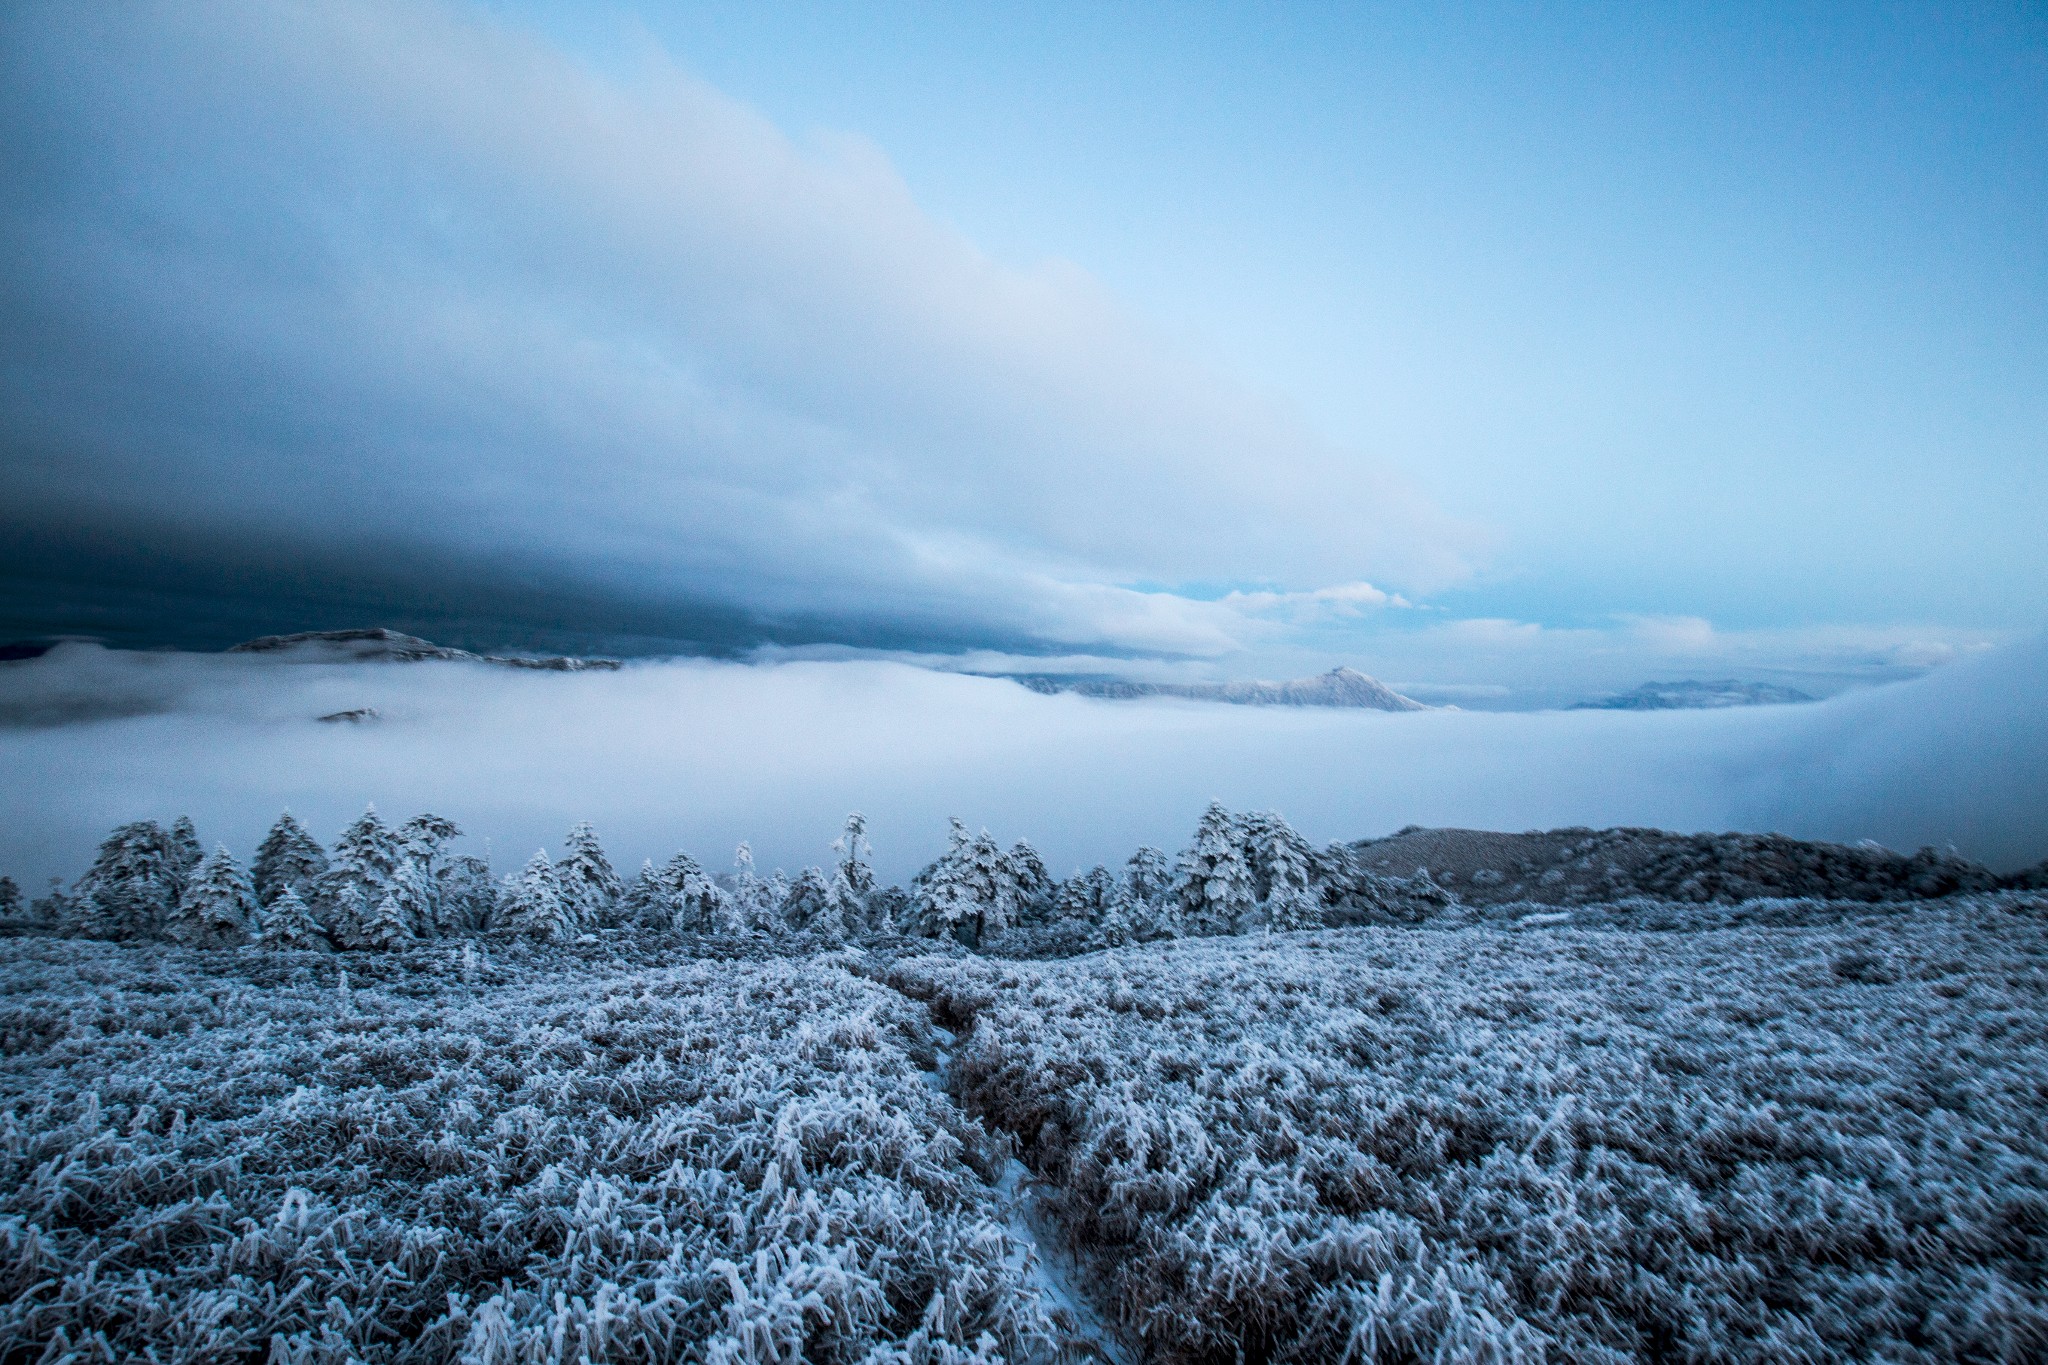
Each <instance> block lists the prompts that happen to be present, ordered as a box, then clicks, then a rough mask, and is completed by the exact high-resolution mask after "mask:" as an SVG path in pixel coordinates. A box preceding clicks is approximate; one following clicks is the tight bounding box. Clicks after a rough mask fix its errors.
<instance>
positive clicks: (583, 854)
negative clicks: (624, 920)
mask: <svg viewBox="0 0 2048 1365" xmlns="http://www.w3.org/2000/svg"><path fill="white" fill-rule="evenodd" d="M565 842H566V844H567V845H568V849H569V855H568V856H567V857H566V858H564V859H562V862H561V866H559V867H558V868H556V869H555V871H556V875H557V876H559V877H560V878H561V882H562V899H563V902H564V903H565V904H566V905H567V906H568V907H569V912H570V914H571V915H573V916H574V917H575V919H576V924H577V927H578V928H579V929H595V928H598V927H599V926H602V925H609V924H611V923H612V922H613V921H614V920H615V919H616V918H617V916H618V911H619V898H620V896H621V895H622V894H623V893H624V890H625V888H623V887H621V886H620V885H619V874H618V873H616V872H614V871H612V863H611V859H609V858H607V857H605V853H604V846H603V845H602V844H600V843H598V841H597V831H596V830H594V829H592V828H591V827H590V822H589V821H588V820H584V821H581V822H579V823H578V824H577V826H576V827H575V828H574V829H572V830H570V831H569V837H568V839H567V840H566V841H565Z"/></svg>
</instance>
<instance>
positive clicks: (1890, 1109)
mask: <svg viewBox="0 0 2048 1365" xmlns="http://www.w3.org/2000/svg"><path fill="white" fill-rule="evenodd" d="M1793 908H1796V909H1797V910H1798V911H1799V913H1798V914H1796V915H1780V916H1779V917H1780V918H1782V919H1789V920H1790V921H1792V922H1789V923H1780V924H1770V923H1755V922H1751V923H1742V922H1741V919H1742V917H1740V916H1729V915H1726V914H1721V915H1718V916H1715V917H1714V918H1713V919H1712V920H1711V921H1710V922H1713V923H1717V924H1722V925H1727V924H1731V923H1732V924H1734V925H1735V926H1736V927H1721V928H1713V929H1705V930H1694V929H1688V928H1687V927H1686V926H1687V925H1688V924H1689V923H1693V922H1695V921H1692V920H1690V919H1689V918H1688V916H1690V915H1695V914H1699V913H1701V912H1700V909H1699V908H1698V907H1681V906H1667V907H1666V908H1665V910H1664V912H1662V913H1660V914H1657V915H1651V916H1646V917H1645V918H1647V919H1648V920H1649V921H1651V922H1654V923H1657V924H1658V925H1660V926H1661V927H1660V928H1657V929H1641V930H1639V929H1631V928H1625V927H1623V928H1616V927H1606V928H1597V929H1580V928H1571V927H1557V926H1555V925H1551V924H1546V923H1542V922H1541V921H1540V919H1539V920H1538V921H1534V922H1531V923H1530V925H1529V926H1528V927H1520V928H1515V927H1499V926H1496V925H1492V924H1468V925H1464V926H1462V927H1456V928H1439V927H1429V926H1424V927H1420V928H1400V927H1365V928H1352V929H1340V930H1330V929H1325V930H1315V931H1308V932H1302V933H1293V934H1273V935H1250V936H1243V937H1219V938H1210V939H1187V940H1177V941H1166V942H1160V943H1153V944H1145V945H1140V946H1133V947H1127V948H1122V949H1118V950H1114V951H1110V952H1101V953H1095V954H1091V955H1088V956H1084V957H1078V958H1071V959H1064V960H1054V961H1034V962H1028V963H1027V962H1019V961H1010V960H1003V959H999V958H987V957H976V956H972V955H969V954H966V953H965V952H964V951H963V950H961V949H959V948H958V947H957V945H953V944H950V943H943V942H942V943H938V944H933V943H925V942H918V941H912V940H904V939H876V940H872V941H870V942H869V943H868V944H867V945H866V946H865V947H851V948H841V949H837V950H834V951H831V952H821V953H813V954H803V953H798V952H791V953H789V954H787V955H780V956H778V955H771V954H769V953H768V951H767V950H766V949H765V948H758V947H757V948H755V949H753V950H750V952H751V955H748V954H737V955H735V954H736V950H718V949H717V948H716V945H715V944H713V943H711V942H710V941H700V940H693V939H690V938H688V937H687V936H680V935H676V936H666V937H660V936H649V935H647V934H645V933H643V932H636V931H630V930H623V931H615V932H613V933H611V934H608V935H605V936H602V937H601V938H600V940H599V941H598V942H595V943H589V944H583V945H574V944H572V945H567V946H560V947H556V946H547V945H527V944H523V943H516V942H502V941H492V940H462V941H460V942H452V941H443V942H440V943H437V944H431V945H427V946H422V947H417V948H413V949H409V950H406V951H403V952H395V953H393V952H386V953H362V952H349V953H341V954H319V955H314V954H293V953H275V952H265V951H262V950H258V949H253V948H241V949H231V950H218V951H195V950H187V949H182V948H177V947H173V946H170V945H166V944H141V945H113V944H103V943H93V942H87V941H83V940H61V939H52V938H19V939H13V940H6V941H0V991H4V996H0V1001H4V1003H0V1042H4V1052H5V1058H4V1063H0V1090H4V1094H0V1163H4V1170H0V1267H4V1268H0V1275H4V1277H5V1278H4V1282H0V1297H4V1298H5V1299H6V1300H7V1301H8V1304H9V1306H8V1307H7V1308H6V1309H5V1310H4V1313H0V1325H4V1339H0V1356H5V1357H7V1358H10V1359H39V1358H47V1359H53V1360H54V1359H63V1358H73V1359H95V1358H97V1359H116V1358H124V1357H126V1356H128V1355H131V1354H134V1353H137V1352H140V1351H143V1350H144V1349H147V1350H149V1351H150V1352H152V1353H153V1354H154V1356H155V1357H156V1358H158V1359H162V1360H173V1359H182V1360H194V1361H197V1360H220V1359H237V1358H239V1359H251V1360H260V1359H268V1358H278V1359H306V1360H342V1359H350V1358H361V1359H369V1360H387V1359H389V1360H396V1359H422V1360H453V1359H469V1360H479V1361H483V1360H493V1361H511V1360H533V1361H541V1360H549V1361H564V1362H567V1361H575V1360H578V1359H581V1358H584V1357H586V1356H587V1357H588V1358H589V1359H590V1360H593V1361H599V1360H621V1361H623V1360H640V1359H649V1358H653V1359H706V1360H742V1359H744V1360H758V1361H764V1362H765V1361H769V1360H797V1359H805V1360H832V1361H856V1360H859V1361H876V1362H880V1361H887V1360H934V1361H937V1360H959V1359H963V1358H966V1357H968V1356H979V1357H981V1358H984V1359H994V1358H996V1357H997V1356H1000V1357H1002V1358H1004V1359H1009V1360H1023V1359H1031V1358H1034V1357H1039V1356H1045V1355H1049V1354H1051V1353H1053V1352H1054V1351H1055V1350H1057V1349H1062V1348H1061V1347H1060V1345H1059V1343H1061V1342H1062V1341H1063V1340H1064V1341H1065V1346H1064V1348H1063V1349H1065V1350H1067V1351H1068V1353H1069V1354H1081V1353H1084V1352H1086V1351H1088V1350H1090V1349H1091V1347H1090V1345H1089V1343H1088V1340H1087V1338H1086V1337H1085V1336H1082V1337H1079V1338H1070V1337H1067V1335H1066V1333H1067V1330H1068V1329H1069V1328H1072V1327H1074V1326H1077V1325H1078V1324H1076V1323H1074V1322H1073V1321H1072V1319H1071V1317H1068V1318H1065V1319H1063V1320H1060V1321H1055V1319H1056V1318H1060V1317H1061V1310H1060V1307H1059V1303H1058V1300H1059V1294H1060V1291H1061V1287H1062V1285H1063V1284H1064V1285H1069V1286H1072V1285H1078V1286H1083V1287H1092V1288H1093V1289H1094V1290H1095V1291H1096V1295H1095V1303H1094V1305H1093V1306H1094V1307H1097V1308H1099V1309H1100V1310H1101V1311H1102V1313H1103V1316H1104V1318H1105V1319H1106V1320H1107V1321H1109V1322H1111V1323H1113V1324H1115V1325H1116V1330H1117V1331H1118V1332H1119V1333H1120V1334H1121V1338H1122V1339H1121V1341H1113V1342H1109V1343H1106V1345H1107V1347H1108V1349H1109V1351H1110V1352H1113V1353H1120V1354H1123V1355H1126V1356H1128V1357H1130V1358H1134V1359H1149V1360H1156V1361H1217V1360H1237V1359H1239V1358H1243V1359H1251V1360H1257V1359H1268V1358H1271V1359H1291V1360H1303V1361H1326V1360H1327V1361H1337V1360H1344V1359H1349V1360H1351V1361H1376V1360H1377V1361H1401V1360H1424V1359H1442V1360H1489V1359H1491V1360H1500V1359H1516V1358H1519V1359H1527V1360H1537V1359H1548V1360H1558V1361H1565V1360H1579V1361H1620V1360H1633V1359H1641V1360H1657V1359H1668V1360H1757V1361H1764V1360H1788V1359H1813V1360H1835V1359H1842V1360H1848V1359H1889V1360H2004V1361H2025V1360H2036V1359H2040V1358H2041V1357H2042V1355H2043V1353H2044V1352H2048V1079H2044V1078H2048V1013H2044V1006H2043V998H2044V991H2048V898H2043V897H2042V896H2040V895H2038V894H2032V893H2017V892H2003V893H1997V894H1991V895H1980V896H1963V897H1955V898H1951V899H1947V900H1936V901H1927V902H1921V903H1918V904H1914V905H1910V906H1906V905H1888V906H1878V907H1873V906H1870V905H1863V904H1849V903H1836V904H1833V905H1828V904H1823V903H1803V904H1801V905H1799V906H1796V907H1793ZM1642 909H1643V907H1641V906H1638V907H1637V908H1636V909H1635V910H1632V911H1630V912H1627V913H1625V914H1622V915H1610V916H1608V917H1607V919H1608V921H1609V922H1610V923H1613V922H1620V921H1625V920H1626V919H1627V918H1628V916H1629V915H1630V914H1640V913H1641V911H1642ZM1582 913H1583V912H1582ZM1749 918H1751V919H1752V920H1754V919H1769V918H1770V916H1769V915H1768V914H1759V915H1757V916H1751V917H1749ZM714 950H717V951H723V952H725V953H726V955H725V956H705V957H696V956H693V954H696V953H703V952H711V951H714ZM343 973H346V974H347V983H346V985H344V984H343ZM946 1030H950V1031H952V1032H955V1033H957V1035H958V1038H959V1041H958V1043H957V1044H954V1045H951V1046H950V1047H948V1048H946V1049H945V1050H946V1051H948V1052H950V1063H949V1064H948V1065H946V1066H945V1067H944V1069H943V1070H941V1066H940V1064H941V1062H942V1060H943V1055H942V1050H941V1045H942V1044H944V1043H945V1036H946V1035H945V1031H946ZM1009 1143H1014V1148H1010V1147H1008V1145H1007V1144H1009ZM1011 1150H1014V1152H1015V1153H1016V1155H1017V1156H1019V1157H1021V1159H1022V1161H1023V1162H1024V1164H1025V1166H1026V1167H1028V1168H1029V1170H1030V1171H1031V1172H1032V1174H1033V1177H1034V1180H1033V1182H1032V1183H1033V1188H1035V1189H1036V1191H1037V1198H1036V1202H1035V1205H1034V1207H1033V1208H1031V1209H1029V1210H1025V1211H1023V1212H1024V1213H1025V1214H1027V1215H1028V1216H1022V1217H1020V1216H1018V1211H1016V1210H1012V1209H1007V1208H1005V1207H1004V1201H1003V1193H1004V1191H1003V1187H1004V1186H1005V1185H1006V1184H1009V1183H1012V1182H1013V1181H1014V1176H1015V1172H1014V1170H1013V1169H1008V1168H1007V1162H1006V1158H1007V1156H1008V1155H1009V1153H1010V1151H1011ZM1006 1170H1008V1176H1009V1178H1008V1179H1006ZM1034 1228H1035V1229H1036V1230H1038V1232H1039V1233H1040V1234H1041V1235H1043V1236H1045V1237H1046V1238H1047V1239H1048V1240H1049V1242H1052V1243H1056V1244H1057V1249H1059V1250H1061V1251H1063V1252H1070V1253H1072V1254H1073V1257H1074V1260H1073V1261H1072V1262H1069V1263H1068V1265H1067V1268H1068V1270H1069V1272H1070V1273H1068V1274H1066V1275H1064V1276H1054V1277H1047V1276H1044V1275H1041V1274H1038V1273H1035V1272H1034V1270H1033V1268H1032V1267H1030V1266H1028V1265H1026V1264H1025V1260H1026V1257H1025V1254H1024V1253H1025V1247H1024V1245H1023V1241H1024V1240H1025V1239H1026V1238H1027V1237H1028V1236H1030V1235H1031V1233H1032V1231H1033V1229H1034ZM1054 1249H1055V1248H1054V1247H1053V1246H1048V1248H1047V1250H1048V1251H1051V1250H1054ZM1061 1259H1064V1258H1061ZM1076 1266H1078V1268H1079V1271H1080V1273H1078V1274H1075V1273H1071V1271H1072V1270H1073V1269H1074V1268H1075V1267H1076Z"/></svg>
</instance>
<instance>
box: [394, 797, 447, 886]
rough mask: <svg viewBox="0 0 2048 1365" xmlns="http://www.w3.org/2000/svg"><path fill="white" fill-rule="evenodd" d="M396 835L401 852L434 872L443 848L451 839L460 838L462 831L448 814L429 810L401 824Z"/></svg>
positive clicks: (438, 864)
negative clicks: (437, 813)
mask: <svg viewBox="0 0 2048 1365" xmlns="http://www.w3.org/2000/svg"><path fill="white" fill-rule="evenodd" d="M395 837H396V838H397V840H398V847H399V851H400V852H402V853H403V854H405V856H406V857H408V858H410V859H412V860H413V861H414V862H416V863H418V864H419V865H420V866H421V867H424V868H425V869H426V870H427V871H428V872H429V873H432V872H434V871H436V870H438V868H439V866H440V860H441V850H442V849H443V848H445V847H447V845H448V841H449V840H450V839H460V838H461V837H462V831H461V830H460V829H458V828H456V825H455V822H454V821H453V820H450V819H449V818H448V817H447V816H445V815H435V814H434V813H433V812H431V811H429V812H427V813H426V814H424V815H415V816H413V818H412V819H410V820H408V821H406V822H405V823H404V824H402V825H400V826H399V827H398V833H397V835H396V836H395Z"/></svg>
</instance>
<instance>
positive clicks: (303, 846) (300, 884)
mask: <svg viewBox="0 0 2048 1365" xmlns="http://www.w3.org/2000/svg"><path fill="white" fill-rule="evenodd" d="M326 870H327V850H326V849H324V848H322V847H320V841H319V840H317V839H315V838H314V837H313V836H312V835H311V834H309V833H307V831H306V827H305V826H304V825H302V824H300V823H299V822H298V819H297V817H295V816H294V815H293V814H292V813H291V812H290V811H286V812H285V813H284V814H282V815H280V816H278V817H277V823H276V824H274V825H272V826H271V827H270V833H268V834H266V835H264V836H263V842H262V843H260V844H258V845H257V846H256V860H255V862H253V863H252V864H250V867H249V872H250V876H251V879H252V880H253V881H254V882H255V885H256V899H257V900H259V901H261V902H262V903H263V904H265V905H268V904H270V903H271V902H272V901H274V900H276V899H277V898H278V897H279V896H281V895H283V894H284V892H285V890H286V889H287V888H289V889H291V890H293V891H296V892H298V893H299V897H300V899H301V900H308V899H310V898H312V897H313V896H315V895H317V894H318V891H317V888H318V886H319V885H320V874H321V873H323V872H325V871H326Z"/></svg>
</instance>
